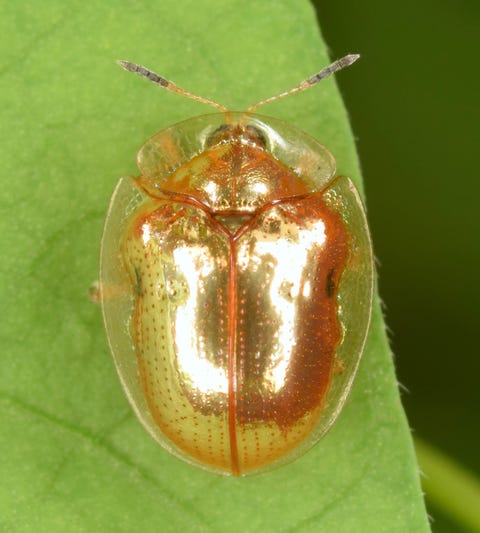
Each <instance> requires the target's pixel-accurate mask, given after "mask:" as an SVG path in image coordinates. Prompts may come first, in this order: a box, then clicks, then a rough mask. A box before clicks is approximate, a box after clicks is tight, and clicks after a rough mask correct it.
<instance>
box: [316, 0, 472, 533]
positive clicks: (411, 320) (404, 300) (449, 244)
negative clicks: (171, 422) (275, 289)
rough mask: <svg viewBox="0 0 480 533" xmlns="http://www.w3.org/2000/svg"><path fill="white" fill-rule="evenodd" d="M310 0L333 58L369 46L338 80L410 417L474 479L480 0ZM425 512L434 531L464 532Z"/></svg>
mask: <svg viewBox="0 0 480 533" xmlns="http://www.w3.org/2000/svg"><path fill="white" fill-rule="evenodd" d="M313 3H314V6H315V8H316V11H317V16H318V20H319V23H320V25H321V28H322V32H323V34H324V36H325V40H326V42H327V43H328V44H329V46H330V48H331V50H330V52H331V54H330V55H331V57H332V58H337V57H340V56H341V55H343V54H345V53H349V52H358V53H360V54H361V55H362V59H361V61H360V62H359V63H358V64H357V65H355V66H354V67H352V69H351V70H350V71H349V73H348V76H341V75H339V76H338V80H337V81H338V83H339V85H340V88H341V89H342V93H343V96H344V99H345V103H346V107H347V109H348V110H349V113H350V117H351V122H352V128H353V130H354V133H355V135H356V136H357V142H358V144H357V146H358V150H359V154H360V159H361V162H362V167H363V174H364V178H365V187H366V194H367V202H368V215H369V219H370V222H371V227H372V233H373V239H374V245H375V251H376V256H377V258H378V261H379V265H378V271H379V278H380V294H381V296H382V298H383V300H384V303H385V314H386V322H387V324H388V326H389V328H390V330H391V333H390V338H391V344H392V348H393V352H394V354H395V363H396V368H397V375H398V379H399V381H400V383H401V384H402V385H403V387H404V390H403V392H402V397H403V403H404V405H405V408H406V411H407V415H408V418H409V421H410V425H411V427H412V429H413V431H414V435H418V436H420V437H421V438H422V439H425V440H427V441H428V442H429V443H430V444H432V445H434V446H435V447H436V448H438V449H440V450H442V451H443V452H444V453H447V454H448V455H449V456H450V457H451V458H453V459H455V460H456V461H458V462H460V463H461V464H463V466H464V467H465V468H466V469H467V470H468V471H469V472H470V473H472V474H474V475H477V477H478V475H479V474H480V453H479V440H480V439H479V435H480V424H479V413H480V395H479V390H480V387H479V376H480V357H479V355H480V354H479V349H478V332H479V325H480V324H479V308H480V284H479V283H478V274H479V256H480V245H479V236H480V217H479V212H480V211H479V205H478V204H479V194H480V179H479V169H478V165H479V163H478V152H477V150H478V142H479V135H478V133H479V132H478V129H479V124H480V111H479V105H478V97H479V94H480V87H479V71H478V45H479V34H478V29H479V21H480V16H479V15H480V3H479V2H476V1H473V0H472V1H469V0H460V1H457V2H454V1H448V0H440V1H439V0H437V1H433V0H421V1H418V0H417V1H415V0H405V1H404V2H381V1H379V0H364V1H363V2H353V1H344V2H333V1H322V0H314V1H313ZM427 496H428V495H427ZM427 503H428V498H427ZM478 503H479V504H480V501H479V502H478ZM429 511H430V514H431V515H432V517H433V523H432V528H433V531H435V532H452V531H463V529H461V526H460V525H458V524H456V523H454V522H453V521H451V520H450V519H448V518H447V517H446V516H445V513H442V512H441V511H440V510H439V509H438V508H436V507H435V506H430V509H429ZM476 511H477V510H476ZM477 512H478V511H477Z"/></svg>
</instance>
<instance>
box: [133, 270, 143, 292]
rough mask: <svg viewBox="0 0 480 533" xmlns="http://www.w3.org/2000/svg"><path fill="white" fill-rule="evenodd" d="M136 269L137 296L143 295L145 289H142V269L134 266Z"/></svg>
mask: <svg viewBox="0 0 480 533" xmlns="http://www.w3.org/2000/svg"><path fill="white" fill-rule="evenodd" d="M134 269H135V287H134V289H135V294H136V295H137V296H142V295H143V290H142V275H141V274H140V270H139V269H138V267H134Z"/></svg>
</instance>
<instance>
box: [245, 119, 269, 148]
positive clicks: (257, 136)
mask: <svg viewBox="0 0 480 533" xmlns="http://www.w3.org/2000/svg"><path fill="white" fill-rule="evenodd" d="M245 133H246V135H245V137H247V138H248V140H249V141H250V142H252V143H254V144H256V145H257V146H260V147H262V148H266V147H267V136H266V135H265V132H263V131H262V130H261V129H259V128H257V126H253V124H249V125H248V126H247V127H246V128H245Z"/></svg>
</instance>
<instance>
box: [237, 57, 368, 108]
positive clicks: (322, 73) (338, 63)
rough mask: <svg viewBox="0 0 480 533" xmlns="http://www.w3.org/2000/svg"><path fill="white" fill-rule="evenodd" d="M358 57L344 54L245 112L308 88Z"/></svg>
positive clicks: (353, 61) (350, 63)
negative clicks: (290, 87) (295, 84)
mask: <svg viewBox="0 0 480 533" xmlns="http://www.w3.org/2000/svg"><path fill="white" fill-rule="evenodd" d="M359 57H360V55H359V54H349V55H346V56H345V57H342V58H340V59H337V60H336V61H334V62H333V63H332V64H331V65H328V67H325V68H323V69H322V70H320V72H317V73H316V74H314V75H313V76H311V77H310V78H307V79H306V80H303V81H302V82H301V83H299V84H298V85H297V86H296V87H293V89H290V90H288V91H285V92H283V93H280V94H277V95H275V96H270V98H267V99H265V100H261V101H260V102H257V103H256V104H254V105H252V106H250V107H249V108H248V109H247V111H246V112H247V113H254V112H255V110H256V109H257V108H258V107H260V106H261V105H264V104H269V103H270V102H275V101H276V100H280V98H285V96H290V95H291V94H295V93H300V92H302V91H305V90H307V89H309V88H310V87H312V86H313V85H316V84H317V83H318V82H319V81H322V80H324V79H325V78H328V76H330V75H331V74H335V72H338V71H339V70H342V69H344V68H346V67H349V66H350V65H352V64H353V63H355V61H356V60H357V59H358V58H359Z"/></svg>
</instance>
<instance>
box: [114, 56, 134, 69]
mask: <svg viewBox="0 0 480 533" xmlns="http://www.w3.org/2000/svg"><path fill="white" fill-rule="evenodd" d="M116 63H117V65H119V66H120V67H122V68H124V69H125V70H128V71H129V72H135V68H134V67H135V65H134V64H133V63H131V62H130V61H125V60H123V59H118V60H117V61H116Z"/></svg>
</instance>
